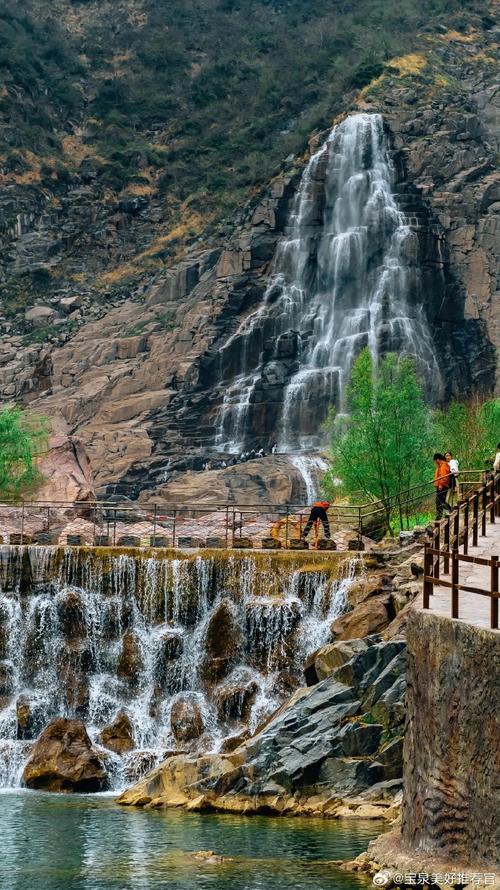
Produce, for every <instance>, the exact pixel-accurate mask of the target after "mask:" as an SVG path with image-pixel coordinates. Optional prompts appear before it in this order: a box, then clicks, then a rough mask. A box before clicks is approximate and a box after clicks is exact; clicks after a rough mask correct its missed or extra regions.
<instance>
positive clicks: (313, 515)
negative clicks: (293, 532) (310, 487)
mask: <svg viewBox="0 0 500 890" xmlns="http://www.w3.org/2000/svg"><path fill="white" fill-rule="evenodd" d="M329 506H330V501H316V502H315V503H314V504H313V505H312V508H311V512H310V514H309V519H308V520H307V523H306V527H305V529H304V531H303V532H302V535H301V540H302V541H304V542H305V541H306V538H307V536H308V534H309V532H310V531H311V529H312V527H313V525H314V524H315V523H318V524H319V523H320V522H321V523H322V524H323V529H324V532H325V538H326V539H327V541H329V540H330V538H331V534H330V523H329V522H328V513H327V510H328V508H329Z"/></svg>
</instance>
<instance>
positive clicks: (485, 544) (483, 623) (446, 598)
mask: <svg viewBox="0 0 500 890" xmlns="http://www.w3.org/2000/svg"><path fill="white" fill-rule="evenodd" d="M460 552H462V548H460ZM492 554H495V555H496V556H500V519H497V521H496V523H495V525H490V523H489V522H488V524H487V526H486V537H484V538H482V537H479V545H478V547H472V545H471V543H470V540H469V551H468V555H469V556H480V557H482V558H484V559H489V557H490V556H491V555H492ZM459 565H460V574H459V583H460V584H466V585H467V586H470V587H481V588H483V589H484V590H489V589H490V567H489V566H481V565H474V564H473V563H466V562H460V563H459ZM441 577H442V578H443V579H444V580H445V581H451V577H450V575H445V574H444V573H443V564H442V562H441ZM421 602H422V601H421V600H420V603H421ZM490 603H491V600H490V598H489V597H486V596H481V595H480V594H477V593H467V592H465V591H460V593H459V605H458V616H459V619H460V620H462V621H467V622H468V623H469V624H476V625H478V626H479V627H487V628H489V627H490ZM429 611H431V612H436V613H438V614H439V615H446V617H447V618H451V589H450V588H449V587H437V586H435V587H434V593H433V595H432V596H431V598H430V609H429Z"/></svg>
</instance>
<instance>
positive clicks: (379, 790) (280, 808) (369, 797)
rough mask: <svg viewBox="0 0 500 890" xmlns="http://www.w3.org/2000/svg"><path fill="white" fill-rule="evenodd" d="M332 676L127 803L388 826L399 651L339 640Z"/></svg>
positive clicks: (159, 773)
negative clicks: (235, 741) (242, 738)
mask: <svg viewBox="0 0 500 890" xmlns="http://www.w3.org/2000/svg"><path fill="white" fill-rule="evenodd" d="M337 646H338V658H339V660H340V661H342V662H343V663H341V665H340V666H339V667H337V668H336V669H335V670H333V671H332V673H331V676H329V677H327V678H326V679H325V680H322V681H321V682H319V683H316V684H315V685H314V686H312V687H309V688H303V689H299V690H298V691H297V692H296V693H295V694H294V695H293V696H292V698H291V699H290V700H289V701H288V702H287V703H286V704H285V705H283V706H282V707H281V708H280V709H279V710H278V711H277V712H276V713H275V714H274V715H273V716H272V717H271V719H270V720H269V721H268V722H267V724H266V725H265V726H264V727H263V728H262V729H261V730H260V732H258V733H257V734H256V735H255V736H253V737H252V738H251V739H249V740H248V741H247V742H245V743H243V744H242V745H240V746H239V747H237V748H236V749H235V750H234V751H232V752H230V753H214V754H207V755H205V756H202V757H194V756H190V755H182V754H181V755H178V756H173V757H169V758H168V759H167V760H166V761H165V762H164V763H163V764H161V765H160V766H159V767H157V768H156V769H155V770H153V771H152V772H150V773H148V774H147V775H146V776H145V777H144V779H143V780H142V781H140V782H138V783H137V784H136V785H134V786H133V787H132V788H131V789H129V790H128V791H126V792H125V793H124V794H122V796H121V797H120V798H119V803H121V804H124V805H128V806H140V807H143V806H147V807H150V808H155V807H163V806H165V807H186V808H187V809H190V810H219V811H225V812H239V813H275V814H296V815H299V814H304V815H305V814H307V815H321V816H326V817H333V818H335V817H346V818H349V817H360V818H383V819H387V820H392V819H394V818H395V817H396V816H397V814H398V807H397V804H398V800H399V796H400V790H401V785H402V759H401V758H402V730H403V722H404V694H405V676H404V674H405V665H406V653H405V643H404V641H403V640H392V641H383V640H382V639H381V638H380V637H379V636H377V635H373V636H371V637H367V638H366V639H365V640H362V641H355V643H353V644H352V645H351V646H349V644H346V643H339V644H337Z"/></svg>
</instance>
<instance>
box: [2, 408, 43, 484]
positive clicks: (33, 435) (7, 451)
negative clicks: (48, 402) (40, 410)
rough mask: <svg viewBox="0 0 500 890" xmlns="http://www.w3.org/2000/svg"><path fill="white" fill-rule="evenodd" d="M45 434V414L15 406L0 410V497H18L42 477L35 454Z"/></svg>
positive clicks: (41, 448) (41, 447)
mask: <svg viewBox="0 0 500 890" xmlns="http://www.w3.org/2000/svg"><path fill="white" fill-rule="evenodd" d="M47 438H48V421H47V419H46V418H44V417H39V416H35V415H31V414H28V412H25V411H23V410H22V409H21V408H18V407H15V406H14V407H9V408H3V409H2V410H1V411H0V497H2V498H13V497H14V498H15V497H19V495H21V494H22V493H23V492H25V491H28V490H30V489H32V488H33V487H34V486H36V484H37V483H39V482H40V481H41V478H42V477H41V475H40V473H39V471H38V469H37V467H36V464H35V458H36V456H37V455H38V454H40V453H41V452H42V451H44V450H45V449H46V446H47Z"/></svg>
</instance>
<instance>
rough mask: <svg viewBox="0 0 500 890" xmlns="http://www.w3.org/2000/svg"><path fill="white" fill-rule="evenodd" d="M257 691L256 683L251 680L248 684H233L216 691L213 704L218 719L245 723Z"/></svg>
mask: <svg viewBox="0 0 500 890" xmlns="http://www.w3.org/2000/svg"><path fill="white" fill-rule="evenodd" d="M258 691H259V687H258V685H257V683H255V681H252V680H251V681H250V682H248V683H234V684H232V685H230V686H222V687H221V688H220V689H217V691H216V693H215V704H216V707H217V712H218V715H219V719H220V720H223V721H226V720H243V721H244V722H246V721H247V720H248V718H249V717H250V711H251V710H252V705H253V703H254V701H255V698H256V696H257V692H258Z"/></svg>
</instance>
